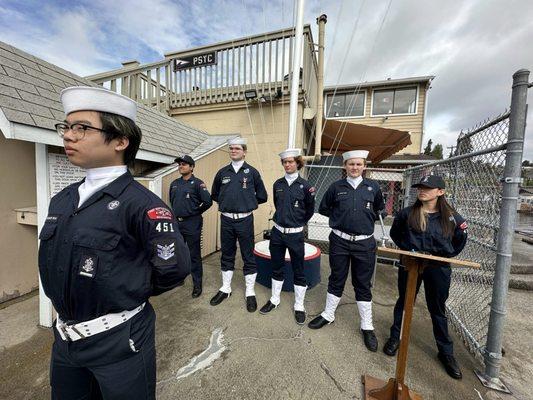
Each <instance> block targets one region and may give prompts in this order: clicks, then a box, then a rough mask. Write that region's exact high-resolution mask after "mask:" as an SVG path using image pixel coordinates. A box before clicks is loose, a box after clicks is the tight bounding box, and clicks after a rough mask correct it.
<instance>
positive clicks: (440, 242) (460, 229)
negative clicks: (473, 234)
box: [390, 207, 467, 257]
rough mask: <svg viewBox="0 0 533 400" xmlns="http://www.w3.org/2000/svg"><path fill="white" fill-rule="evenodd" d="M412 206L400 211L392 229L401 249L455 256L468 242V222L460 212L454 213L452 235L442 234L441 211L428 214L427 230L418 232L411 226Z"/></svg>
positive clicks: (394, 239)
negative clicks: (409, 218)
mask: <svg viewBox="0 0 533 400" xmlns="http://www.w3.org/2000/svg"><path fill="white" fill-rule="evenodd" d="M410 211H411V207H406V208H404V209H403V210H401V211H399V212H398V214H397V215H396V217H395V218H394V222H393V223H392V227H391V230H390V236H391V238H392V240H393V241H394V243H396V245H397V246H398V247H399V248H400V249H401V250H407V251H413V250H414V251H419V252H427V253H430V254H432V255H434V256H439V257H455V256H456V255H458V254H459V253H460V252H461V251H462V250H463V248H464V247H465V244H466V239H467V224H466V221H465V219H464V218H463V217H461V215H459V214H458V213H454V215H453V221H450V222H451V223H453V224H454V226H455V229H454V231H453V235H452V236H451V237H446V236H444V235H443V234H442V227H441V224H440V213H438V212H436V213H430V214H428V220H427V226H426V231H425V232H416V231H415V230H413V229H411V228H409V225H408V222H407V220H408V217H409V213H410Z"/></svg>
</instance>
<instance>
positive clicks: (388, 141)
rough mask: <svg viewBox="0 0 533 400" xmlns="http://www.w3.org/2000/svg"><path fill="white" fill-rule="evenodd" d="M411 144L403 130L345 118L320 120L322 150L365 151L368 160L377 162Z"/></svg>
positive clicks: (373, 162)
mask: <svg viewBox="0 0 533 400" xmlns="http://www.w3.org/2000/svg"><path fill="white" fill-rule="evenodd" d="M410 144H411V135H410V134H409V132H407V131H400V130H397V129H390V128H380V127H378V126H369V125H363V124H356V123H353V122H349V121H339V120H332V119H326V120H324V131H323V133H322V143H321V147H322V151H326V152H328V153H335V154H337V155H340V153H342V152H345V151H350V150H368V151H369V152H370V154H369V155H368V160H369V161H371V162H372V164H376V163H379V162H381V161H383V160H385V159H387V158H388V157H390V156H392V155H393V154H395V153H397V152H398V151H400V150H402V149H403V148H405V147H407V146H409V145H410Z"/></svg>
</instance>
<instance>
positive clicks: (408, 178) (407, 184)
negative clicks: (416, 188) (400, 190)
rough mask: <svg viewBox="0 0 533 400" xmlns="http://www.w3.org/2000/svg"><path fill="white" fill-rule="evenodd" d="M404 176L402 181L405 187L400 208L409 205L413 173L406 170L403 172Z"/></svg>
mask: <svg viewBox="0 0 533 400" xmlns="http://www.w3.org/2000/svg"><path fill="white" fill-rule="evenodd" d="M404 176H405V179H404V180H403V181H404V183H405V187H404V195H403V206H402V208H405V207H407V206H408V205H409V194H410V192H411V185H412V182H411V179H412V176H413V173H412V172H411V171H407V170H406V171H405V172H404Z"/></svg>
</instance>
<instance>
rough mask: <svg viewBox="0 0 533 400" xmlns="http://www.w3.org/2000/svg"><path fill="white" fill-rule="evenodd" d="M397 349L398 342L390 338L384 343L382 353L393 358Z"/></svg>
mask: <svg viewBox="0 0 533 400" xmlns="http://www.w3.org/2000/svg"><path fill="white" fill-rule="evenodd" d="M398 347H400V341H399V340H398V339H395V338H393V337H390V338H389V339H388V340H387V343H385V346H383V353H385V354H386V355H388V356H391V357H392V356H395V355H396V352H397V351H398Z"/></svg>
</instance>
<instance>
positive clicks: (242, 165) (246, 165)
mask: <svg viewBox="0 0 533 400" xmlns="http://www.w3.org/2000/svg"><path fill="white" fill-rule="evenodd" d="M241 161H242V164H241V167H240V169H243V168H248V167H249V165H248V164H247V163H246V161H245V160H241ZM241 161H239V163H240V162H241ZM227 169H228V170H230V171H233V172H235V170H234V169H233V161H232V162H230V163H229V165H228V166H227ZM240 169H239V170H240Z"/></svg>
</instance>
